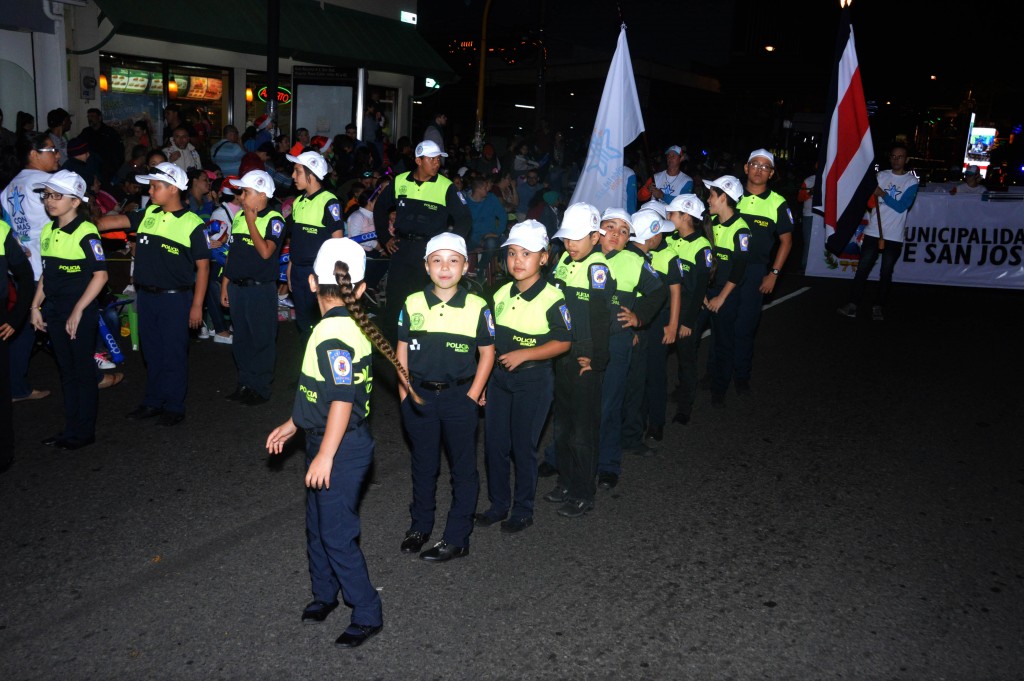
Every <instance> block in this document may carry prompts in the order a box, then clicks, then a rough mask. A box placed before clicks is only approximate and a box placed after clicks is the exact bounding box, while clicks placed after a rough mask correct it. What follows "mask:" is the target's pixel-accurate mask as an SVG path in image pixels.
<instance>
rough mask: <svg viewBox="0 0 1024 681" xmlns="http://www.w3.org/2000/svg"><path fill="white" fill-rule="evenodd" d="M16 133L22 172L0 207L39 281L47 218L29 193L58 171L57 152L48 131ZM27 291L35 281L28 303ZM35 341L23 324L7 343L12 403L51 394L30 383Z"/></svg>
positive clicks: (36, 196) (35, 195)
mask: <svg viewBox="0 0 1024 681" xmlns="http://www.w3.org/2000/svg"><path fill="white" fill-rule="evenodd" d="M18 134H19V135H20V137H19V138H18V142H17V146H16V149H17V152H18V159H19V160H20V161H21V164H22V170H21V172H19V173H18V174H17V175H15V176H14V179H13V180H11V182H10V184H8V185H7V186H6V187H5V188H4V189H3V191H2V192H0V206H2V207H3V219H4V220H5V221H6V222H7V224H9V225H10V226H11V229H13V230H14V237H15V239H17V240H18V243H20V244H21V248H22V249H23V250H24V251H25V253H26V254H27V255H28V258H29V263H30V264H31V265H32V272H33V276H34V277H35V278H36V279H37V280H38V279H39V277H40V275H42V273H43V266H42V262H41V261H40V258H39V237H40V235H41V234H42V233H43V227H44V226H45V225H46V223H47V222H49V221H50V218H49V216H48V215H47V214H46V209H45V208H43V202H42V200H40V198H39V194H38V193H36V192H34V191H32V187H34V186H35V185H37V184H39V183H40V182H43V181H44V180H46V179H48V178H49V177H50V175H51V174H52V173H55V172H57V169H58V168H60V151H59V150H58V149H56V148H55V147H54V145H53V140H52V139H51V138H50V134H49V133H48V132H45V131H44V132H30V133H24V134H22V132H21V131H20V130H19V131H18ZM30 291H35V282H33V284H32V288H31V289H25V290H24V291H23V295H24V297H25V298H28V299H29V300H31V298H32V293H31V292H30ZM35 338H36V332H35V330H34V329H33V328H32V325H31V324H24V325H22V327H21V328H20V330H18V331H17V332H16V333H15V335H14V338H13V339H11V341H10V363H9V365H10V366H9V370H10V374H11V397H12V399H13V400H14V401H15V402H20V401H22V400H37V399H40V398H43V397H46V396H47V395H49V394H50V391H49V390H36V389H33V388H32V385H31V383H30V382H29V378H28V368H29V363H30V362H31V360H32V347H33V346H34V345H35Z"/></svg>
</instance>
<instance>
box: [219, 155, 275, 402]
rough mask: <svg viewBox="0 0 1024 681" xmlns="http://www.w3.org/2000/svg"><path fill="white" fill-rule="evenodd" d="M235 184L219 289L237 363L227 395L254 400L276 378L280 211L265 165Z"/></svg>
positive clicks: (263, 395)
mask: <svg viewBox="0 0 1024 681" xmlns="http://www.w3.org/2000/svg"><path fill="white" fill-rule="evenodd" d="M235 187H237V188H238V189H239V191H241V192H242V210H240V211H238V213H236V214H235V219H234V221H233V222H232V223H231V236H230V237H228V256H227V262H226V263H225V264H224V276H223V278H222V280H221V292H220V303H221V305H223V306H224V307H227V308H229V309H230V310H231V326H232V328H233V329H234V340H233V343H232V345H231V352H232V354H233V355H234V357H235V365H236V366H237V367H238V385H237V387H236V388H235V391H234V392H233V393H231V394H229V395H228V396H227V399H229V400H234V401H237V402H240V403H242V404H244V405H247V406H256V405H260V404H263V403H265V402H266V401H267V400H269V399H270V384H271V382H272V381H273V380H274V361H275V359H276V355H277V277H278V258H277V257H276V254H277V250H278V247H279V246H280V244H281V240H282V239H283V238H284V217H283V216H282V215H281V213H279V212H278V211H276V210H274V209H272V208H271V207H270V206H269V202H270V199H271V198H273V196H274V180H273V179H271V177H270V175H269V174H268V173H267V172H266V171H263V170H250V171H249V172H247V173H246V174H245V175H243V176H242V178H241V179H240V180H238V181H236V182H235Z"/></svg>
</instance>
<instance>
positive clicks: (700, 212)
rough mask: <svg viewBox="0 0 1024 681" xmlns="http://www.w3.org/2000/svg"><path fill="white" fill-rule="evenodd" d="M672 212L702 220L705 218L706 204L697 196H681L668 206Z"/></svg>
mask: <svg viewBox="0 0 1024 681" xmlns="http://www.w3.org/2000/svg"><path fill="white" fill-rule="evenodd" d="M668 209H669V211H670V212H674V213H688V214H689V215H692V216H693V217H695V218H697V219H698V220H700V219H701V218H703V217H704V202H703V201H701V200H700V197H698V196H697V195H696V194H680V195H679V196H677V197H675V198H674V199H672V203H670V204H668Z"/></svg>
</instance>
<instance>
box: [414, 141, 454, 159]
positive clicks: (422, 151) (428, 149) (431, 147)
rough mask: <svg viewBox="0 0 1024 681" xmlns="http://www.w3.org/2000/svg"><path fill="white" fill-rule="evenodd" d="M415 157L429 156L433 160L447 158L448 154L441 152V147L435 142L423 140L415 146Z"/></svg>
mask: <svg viewBox="0 0 1024 681" xmlns="http://www.w3.org/2000/svg"><path fill="white" fill-rule="evenodd" d="M416 156H417V158H418V157H420V156H429V157H430V158H434V157H435V156H442V157H444V158H448V154H446V153H444V152H443V151H441V147H439V146H437V142H434V141H432V140H423V141H422V142H420V143H419V144H417V145H416Z"/></svg>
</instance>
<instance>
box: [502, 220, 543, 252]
mask: <svg viewBox="0 0 1024 681" xmlns="http://www.w3.org/2000/svg"><path fill="white" fill-rule="evenodd" d="M501 246H502V248H504V247H505V246H522V247H523V248H525V249H526V250H528V251H531V252H533V253H539V252H540V251H545V250H547V248H548V230H547V229H546V228H545V227H544V225H542V224H541V223H539V222H537V221H536V220H524V221H522V222H520V223H517V224H515V225H512V229H510V230H509V231H508V238H507V239H505V243H503V244H502V245H501Z"/></svg>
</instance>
